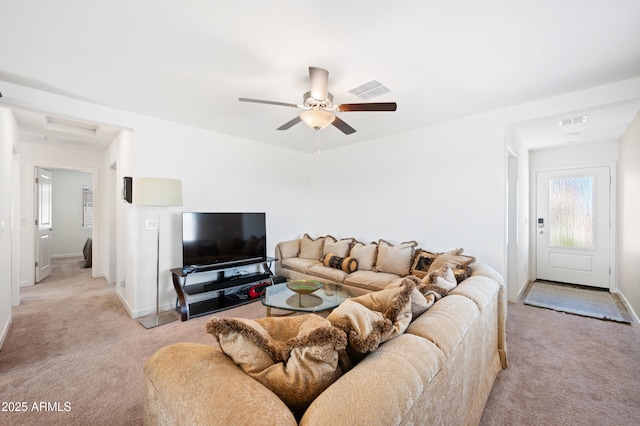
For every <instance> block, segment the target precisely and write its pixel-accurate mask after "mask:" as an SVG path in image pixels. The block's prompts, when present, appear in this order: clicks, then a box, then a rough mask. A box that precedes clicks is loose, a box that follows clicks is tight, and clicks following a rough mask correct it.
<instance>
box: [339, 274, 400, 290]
mask: <svg viewBox="0 0 640 426" xmlns="http://www.w3.org/2000/svg"><path fill="white" fill-rule="evenodd" d="M398 278H400V276H399V275H396V274H388V273H386V272H373V271H361V270H357V271H355V272H354V273H351V274H349V275H347V276H346V277H345V278H344V281H343V282H344V283H345V284H347V285H351V286H354V287H358V288H362V289H365V290H370V291H378V290H382V289H383V288H385V287H386V286H387V285H389V284H390V283H391V282H392V281H393V280H396V279H398Z"/></svg>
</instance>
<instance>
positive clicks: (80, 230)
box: [50, 169, 93, 257]
mask: <svg viewBox="0 0 640 426" xmlns="http://www.w3.org/2000/svg"><path fill="white" fill-rule="evenodd" d="M50 171H51V175H52V177H51V183H52V193H51V210H52V214H51V217H52V225H53V230H52V231H51V256H52V257H68V256H80V255H82V249H83V248H84V244H85V242H86V241H87V238H89V237H91V233H92V228H85V227H83V226H82V199H83V198H82V190H83V188H85V187H88V188H93V176H92V175H91V173H88V172H81V171H76V170H63V169H51V170H50Z"/></svg>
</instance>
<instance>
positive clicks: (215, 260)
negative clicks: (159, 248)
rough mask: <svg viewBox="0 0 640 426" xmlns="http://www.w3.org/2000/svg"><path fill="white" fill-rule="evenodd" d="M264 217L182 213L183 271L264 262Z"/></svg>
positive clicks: (255, 215)
mask: <svg viewBox="0 0 640 426" xmlns="http://www.w3.org/2000/svg"><path fill="white" fill-rule="evenodd" d="M265 216H266V215H265V213H194V212H183V213H182V265H183V266H182V267H183V270H185V271H186V270H190V271H209V270H215V269H224V268H232V267H234V266H241V265H248V264H251V263H259V262H264V261H266V259H267V244H266V243H267V226H266V217H265Z"/></svg>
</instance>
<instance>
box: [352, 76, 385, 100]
mask: <svg viewBox="0 0 640 426" xmlns="http://www.w3.org/2000/svg"><path fill="white" fill-rule="evenodd" d="M390 91H391V90H390V89H389V88H388V87H385V86H383V85H382V84H380V83H378V82H377V81H376V80H371V81H369V82H367V83H364V84H361V85H360V86H358V87H356V88H355V89H351V90H349V93H351V94H353V95H356V96H357V97H359V98H360V99H371V98H375V97H376V96H381V95H384V94H385V93H389V92H390Z"/></svg>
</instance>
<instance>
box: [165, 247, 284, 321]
mask: <svg viewBox="0 0 640 426" xmlns="http://www.w3.org/2000/svg"><path fill="white" fill-rule="evenodd" d="M273 261H275V259H274V258H272V257H267V259H266V260H265V261H260V262H255V263H250V264H248V265H262V270H263V272H254V273H249V274H242V275H233V276H229V277H225V276H224V271H225V270H228V269H236V268H237V265H234V266H229V267H228V268H222V269H219V270H218V278H217V279H215V280H213V281H209V282H204V283H202V282H201V283H197V284H191V285H188V284H187V278H188V277H189V276H190V275H197V274H204V273H210V272H212V271H197V270H193V271H185V270H183V269H182V268H173V269H171V276H172V281H173V288H174V289H175V291H176V294H177V295H178V300H177V302H176V305H177V306H176V308H177V309H179V310H180V317H181V319H182V321H187V320H188V319H190V318H194V317H197V316H201V315H206V314H210V313H213V312H217V311H222V310H224V309H229V308H233V307H235V306H240V305H244V304H247V303H250V302H253V301H255V300H258V298H251V297H249V295H248V294H247V295H246V297H240V296H238V293H233V294H231V295H228V294H225V289H229V288H233V287H239V286H253V285H256V284H259V283H262V282H265V281H268V282H269V283H270V284H271V285H273V284H274V283H275V281H274V279H275V278H276V277H274V275H273V272H271V264H272V263H273ZM248 265H244V266H248Z"/></svg>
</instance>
